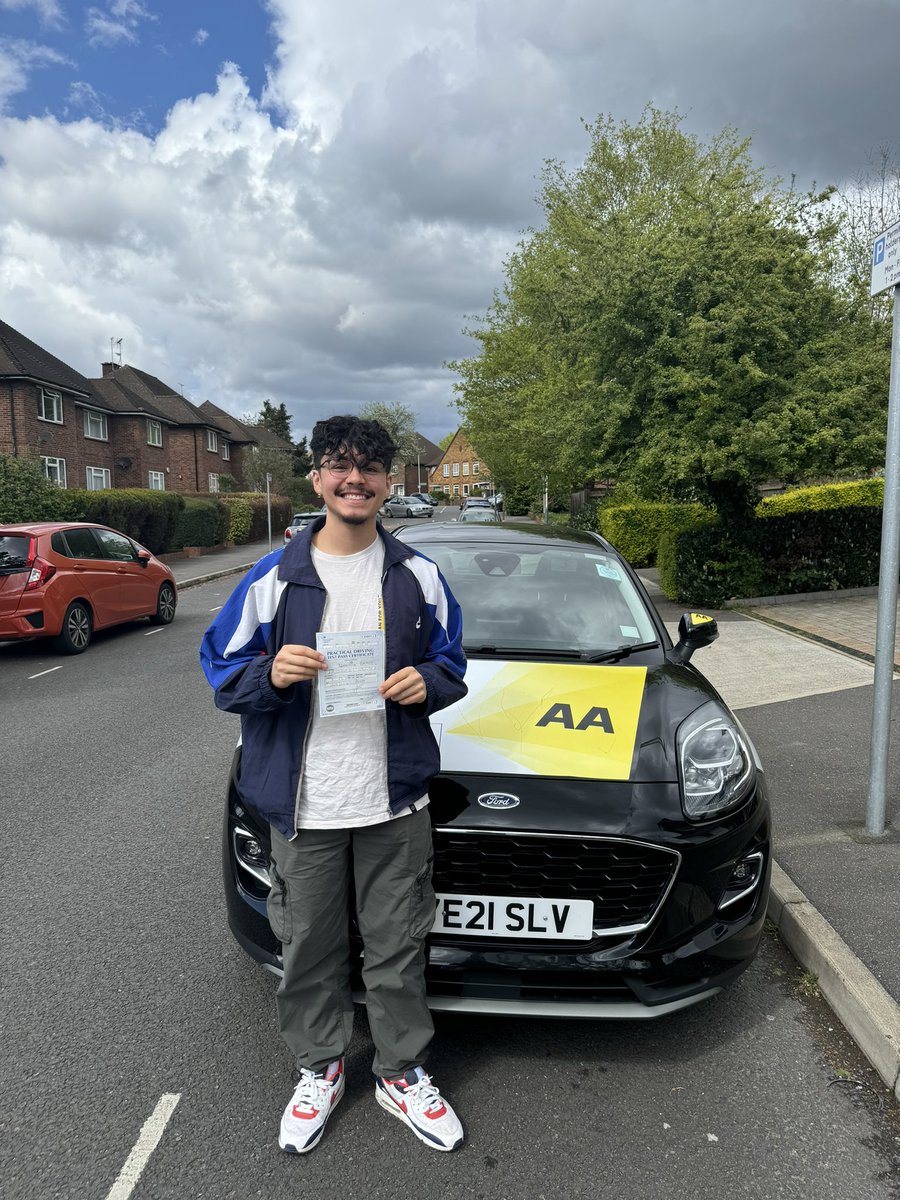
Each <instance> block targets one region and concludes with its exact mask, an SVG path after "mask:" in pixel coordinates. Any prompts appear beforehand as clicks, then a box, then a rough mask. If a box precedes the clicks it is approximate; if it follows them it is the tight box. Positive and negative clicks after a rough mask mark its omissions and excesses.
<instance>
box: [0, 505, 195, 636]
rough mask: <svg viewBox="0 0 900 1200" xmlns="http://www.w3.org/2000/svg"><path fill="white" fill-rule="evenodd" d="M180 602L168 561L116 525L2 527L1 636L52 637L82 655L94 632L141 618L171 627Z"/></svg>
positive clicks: (73, 523) (65, 524) (46, 524)
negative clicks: (147, 618) (122, 531)
mask: <svg viewBox="0 0 900 1200" xmlns="http://www.w3.org/2000/svg"><path fill="white" fill-rule="evenodd" d="M177 603H178V590H177V588H176V585H175V578H174V576H173V575H172V572H171V571H170V570H169V568H168V567H167V566H166V565H165V563H163V562H160V560H159V559H158V558H156V557H155V556H154V555H153V554H151V553H150V551H149V550H147V549H145V547H143V546H141V545H140V544H139V543H138V542H135V541H134V540H133V539H132V538H130V537H127V536H126V535H125V534H124V533H120V532H119V531H118V530H117V529H110V528H108V527H107V526H105V525H91V524H87V523H85V522H74V521H70V522H64V521H46V522H41V523H38V524H33V525H5V526H0V641H11V640H18V639H20V638H38V637H49V638H53V640H54V646H55V647H56V649H57V650H59V651H61V652H62V653H63V654H81V653H82V651H84V650H86V649H87V648H88V646H89V644H90V641H91V637H92V636H93V634H94V631H95V630H97V629H105V628H107V626H110V625H119V624H121V623H122V622H123V621H134V620H137V619H138V618H139V617H149V618H150V620H151V621H152V622H153V623H154V624H156V625H168V624H169V622H170V621H171V620H172V619H173V618H174V616H175V606H176V604H177Z"/></svg>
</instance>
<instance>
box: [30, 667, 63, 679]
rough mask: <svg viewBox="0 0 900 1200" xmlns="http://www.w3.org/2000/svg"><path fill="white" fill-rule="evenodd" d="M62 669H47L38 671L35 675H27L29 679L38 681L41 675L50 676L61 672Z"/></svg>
mask: <svg viewBox="0 0 900 1200" xmlns="http://www.w3.org/2000/svg"><path fill="white" fill-rule="evenodd" d="M61 670H62V667H48V668H47V670H46V671H38V673H37V675H29V676H28V678H29V679H40V677H41V676H42V675H50V674H51V673H52V672H53V671H61Z"/></svg>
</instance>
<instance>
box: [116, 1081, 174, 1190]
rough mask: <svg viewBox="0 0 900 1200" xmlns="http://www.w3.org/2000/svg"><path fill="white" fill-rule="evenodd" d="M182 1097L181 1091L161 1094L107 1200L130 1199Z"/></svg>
mask: <svg viewBox="0 0 900 1200" xmlns="http://www.w3.org/2000/svg"><path fill="white" fill-rule="evenodd" d="M180 1099H181V1093H180V1092H177V1093H167V1094H163V1095H162V1096H160V1098H159V1101H158V1102H157V1105H156V1108H154V1110H153V1112H152V1113H151V1114H150V1116H149V1117H148V1118H147V1120H146V1121H145V1122H144V1126H143V1128H142V1129H141V1132H140V1133H139V1134H138V1140H137V1141H136V1142H135V1144H134V1149H133V1150H132V1151H131V1153H130V1154H129V1155H128V1157H127V1158H126V1160H125V1165H124V1166H123V1167H122V1170H121V1171H120V1172H119V1176H118V1178H117V1179H116V1182H115V1183H114V1184H113V1185H112V1187H111V1188H110V1190H109V1192H108V1193H107V1196H106V1200H128V1197H129V1196H130V1195H131V1193H132V1192H133V1191H134V1188H135V1184H136V1183H137V1181H138V1180H139V1179H140V1177H141V1172H142V1171H143V1169H144V1167H146V1165H147V1163H148V1161H149V1159H150V1155H151V1154H152V1153H153V1151H154V1150H155V1149H156V1147H157V1146H158V1145H159V1139H160V1138H161V1137H162V1135H163V1131H164V1130H165V1128H166V1125H167V1124H168V1122H169V1118H170V1117H171V1115H172V1113H173V1112H174V1111H175V1105H176V1104H177V1103H178V1101H179V1100H180Z"/></svg>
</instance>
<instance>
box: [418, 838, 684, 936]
mask: <svg viewBox="0 0 900 1200" xmlns="http://www.w3.org/2000/svg"><path fill="white" fill-rule="evenodd" d="M434 848H435V856H434V890H435V891H436V892H444V893H450V894H453V893H462V894H468V895H480V896H537V897H542V898H543V897H547V898H550V899H555V900H556V899H559V900H566V899H575V900H593V902H594V930H595V932H597V933H604V932H606V933H614V932H615V933H625V932H634V931H637V930H640V929H643V928H645V927H646V926H647V925H649V924H650V922H651V921H652V920H653V917H654V916H655V914H656V912H657V910H658V908H659V907H660V905H661V904H662V902H663V900H664V899H665V898H666V895H667V894H668V891H669V888H670V887H671V886H672V883H673V881H674V878H675V872H676V871H677V870H678V864H679V862H680V857H681V856H680V855H679V854H678V853H677V851H675V850H665V849H661V848H660V847H658V846H651V845H647V844H646V843H643V842H631V841H626V840H621V841H620V840H617V839H614V838H601V837H570V836H567V835H553V834H544V833H538V834H527V833H486V832H483V831H481V830H476V829H472V830H456V829H449V828H446V827H444V828H436V829H435V830H434Z"/></svg>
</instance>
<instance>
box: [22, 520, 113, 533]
mask: <svg viewBox="0 0 900 1200" xmlns="http://www.w3.org/2000/svg"><path fill="white" fill-rule="evenodd" d="M61 529H112V526H111V525H101V524H100V523H99V522H98V521H30V522H27V523H25V524H21V525H0V534H6V533H31V534H40V533H58V532H59V531H60V530H61ZM113 532H114V533H119V532H120V531H119V530H118V529H115V530H113ZM127 536H128V534H125V537H127Z"/></svg>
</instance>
